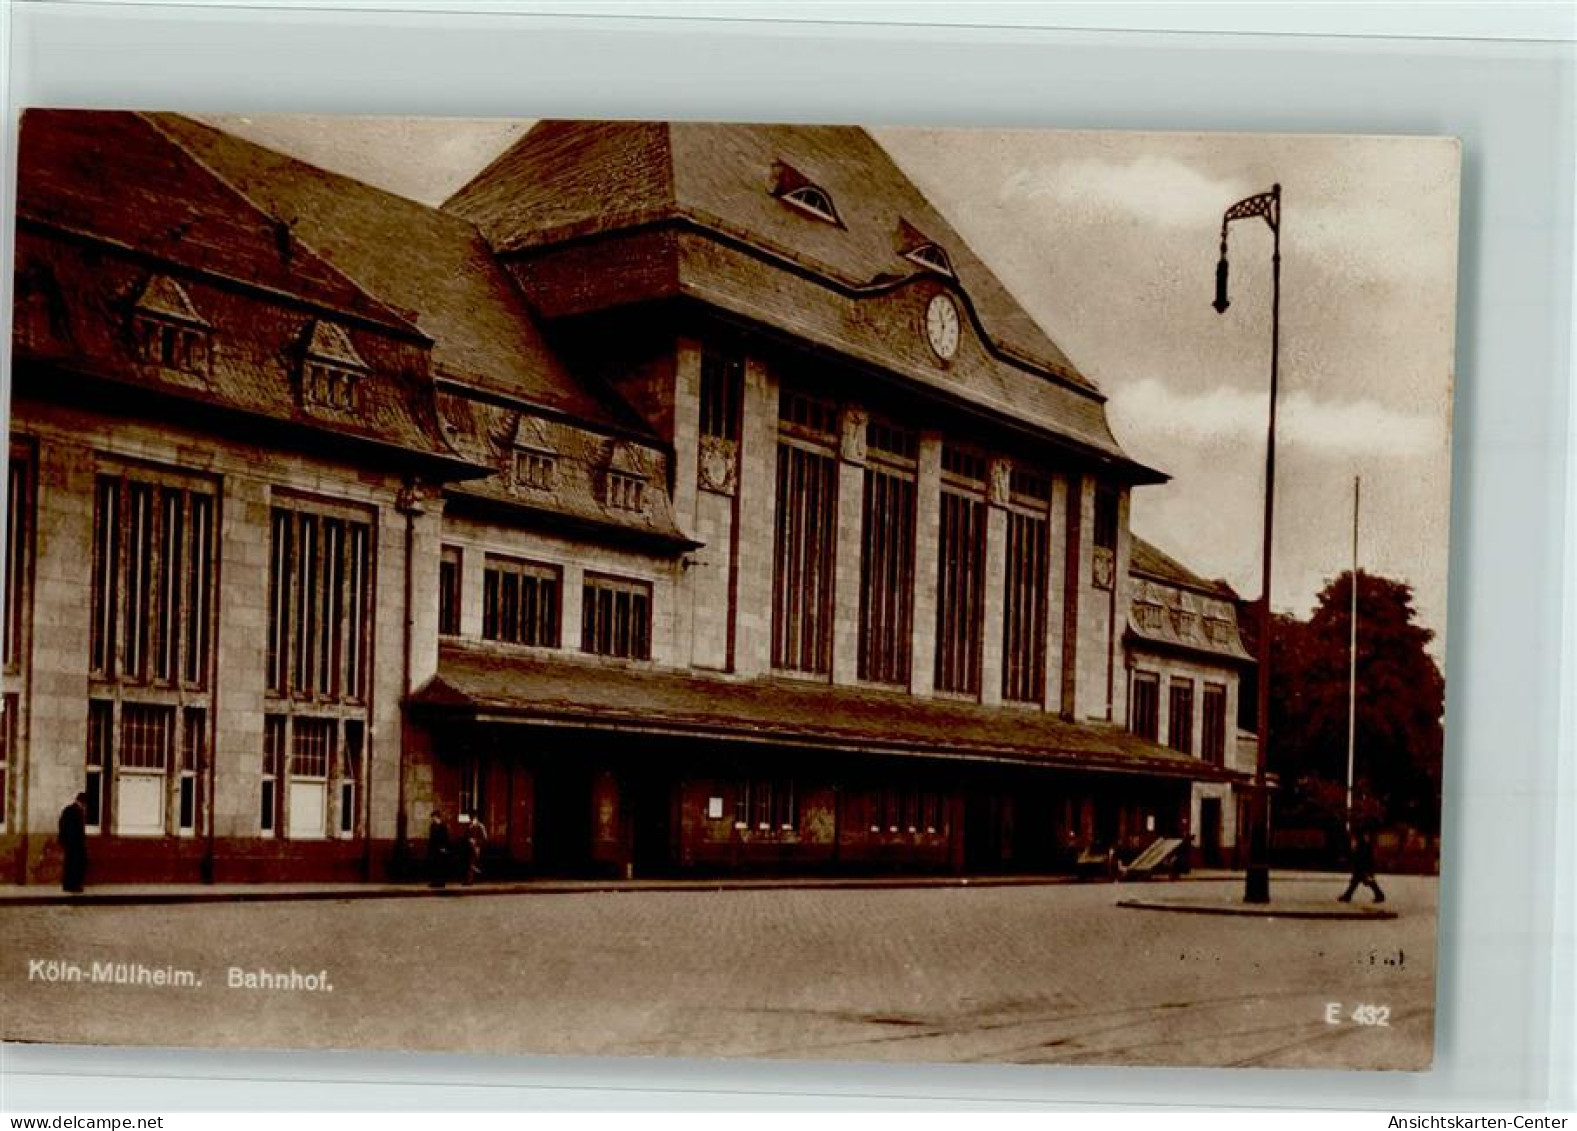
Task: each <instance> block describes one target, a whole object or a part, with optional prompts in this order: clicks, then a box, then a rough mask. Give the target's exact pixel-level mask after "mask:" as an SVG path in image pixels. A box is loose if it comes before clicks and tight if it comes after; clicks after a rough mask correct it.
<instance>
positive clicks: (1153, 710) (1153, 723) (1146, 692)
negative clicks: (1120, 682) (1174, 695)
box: [1128, 672, 1161, 742]
mask: <svg viewBox="0 0 1577 1131" xmlns="http://www.w3.org/2000/svg"><path fill="white" fill-rule="evenodd" d="M1160 726H1161V680H1160V677H1159V676H1157V675H1156V674H1155V673H1154V672H1134V673H1133V683H1132V686H1131V688H1130V691H1129V695H1128V729H1129V730H1131V731H1133V732H1134V733H1135V734H1137V735H1138V736H1139V737H1141V738H1148V739H1149V740H1150V741H1151V742H1154V741H1156V739H1157V737H1158V735H1159V734H1160Z"/></svg>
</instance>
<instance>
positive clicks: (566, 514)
mask: <svg viewBox="0 0 1577 1131" xmlns="http://www.w3.org/2000/svg"><path fill="white" fill-rule="evenodd" d="M438 411H439V413H440V415H441V416H442V417H443V420H444V423H445V426H446V430H447V431H448V432H449V435H450V437H451V441H452V442H453V443H454V445H455V447H456V449H457V450H459V451H461V452H463V453H464V454H465V457H466V458H467V459H469V460H471V461H473V462H475V463H479V464H485V465H487V466H489V467H493V468H496V469H497V474H495V475H491V476H488V477H487V478H485V479H476V480H472V481H469V482H465V483H455V484H452V485H451V486H450V487H449V491H450V494H451V497H452V498H453V499H454V500H455V501H456V502H457V503H458V504H459V505H462V506H463V505H464V503H465V502H466V501H470V502H472V503H485V504H492V505H494V506H502V507H507V508H510V509H513V510H518V511H531V512H533V513H535V514H536V515H538V516H539V517H543V518H547V517H550V516H551V517H556V518H557V519H559V520H568V521H570V522H572V523H574V524H576V525H577V526H578V527H581V528H583V529H595V530H596V531H597V532H599V533H601V534H603V535H614V536H617V535H619V534H621V533H622V534H624V535H628V536H633V537H635V538H639V539H646V540H650V541H654V542H657V543H661V544H664V545H666V546H668V547H670V548H674V549H685V548H693V547H694V546H696V545H697V543H695V542H694V541H692V540H691V539H689V538H688V537H686V536H685V535H684V533H683V532H682V531H680V529H679V526H678V523H677V521H676V520H675V518H674V514H673V506H672V502H671V500H670V498H669V496H668V492H667V490H666V483H667V467H666V459H667V456H666V454H665V453H664V452H662V451H661V450H659V449H657V448H655V447H650V446H644V445H634V444H631V443H629V442H628V441H623V440H614V439H611V438H610V437H608V436H606V435H603V434H602V433H599V432H593V431H590V430H588V429H585V428H578V427H576V426H575V425H573V424H569V423H566V422H564V421H559V420H545V419H543V418H541V417H536V416H531V415H529V414H527V413H524V412H521V411H519V410H518V409H512V408H505V407H502V406H499V405H495V404H489V403H487V402H485V401H482V400H479V399H477V398H474V397H467V396H462V395H460V394H458V393H452V392H448V391H440V392H439V394H438ZM517 450H520V451H529V452H536V453H540V454H543V455H548V456H551V457H552V458H553V460H554V461H555V466H554V471H553V474H552V485H551V487H549V488H546V489H542V490H535V489H531V488H528V487H523V486H521V485H519V484H517V483H516V482H515V462H514V461H515V453H516V451H517ZM610 469H613V470H621V469H622V470H631V471H634V472H638V473H639V474H641V475H642V476H643V477H644V478H646V479H647V481H648V482H650V483H653V484H655V485H656V486H655V487H654V489H652V490H649V491H647V492H646V493H645V496H644V505H643V507H642V508H641V509H640V510H639V511H630V510H621V509H619V508H617V507H613V506H610V505H609V503H608V496H607V491H606V487H605V483H604V477H605V476H606V474H607V472H608V470H610Z"/></svg>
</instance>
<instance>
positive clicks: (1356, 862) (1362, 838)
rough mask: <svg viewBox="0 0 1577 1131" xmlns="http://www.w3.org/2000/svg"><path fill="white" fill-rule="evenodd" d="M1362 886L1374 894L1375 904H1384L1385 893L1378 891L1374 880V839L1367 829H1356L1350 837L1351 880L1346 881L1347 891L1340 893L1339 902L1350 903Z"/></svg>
mask: <svg viewBox="0 0 1577 1131" xmlns="http://www.w3.org/2000/svg"><path fill="white" fill-rule="evenodd" d="M1359 884H1362V885H1363V886H1364V887H1366V888H1368V889H1369V890H1370V891H1372V892H1374V901H1375V902H1376V903H1384V902H1385V892H1383V891H1381V890H1380V885H1379V884H1377V883H1375V880H1374V837H1373V836H1372V835H1371V834H1370V832H1369V830H1368V829H1356V830H1354V831H1353V836H1352V878H1351V879H1349V880H1348V881H1347V890H1346V891H1344V892H1342V894H1341V901H1342V902H1343V903H1351V902H1352V897H1353V892H1355V891H1357V890H1358V885H1359Z"/></svg>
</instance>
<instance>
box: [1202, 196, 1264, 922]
mask: <svg viewBox="0 0 1577 1131" xmlns="http://www.w3.org/2000/svg"><path fill="white" fill-rule="evenodd" d="M1252 216H1259V217H1262V218H1263V219H1264V221H1265V223H1266V224H1267V225H1269V227H1270V232H1271V238H1272V240H1273V244H1272V247H1273V250H1272V253H1271V258H1270V263H1271V292H1270V293H1271V297H1270V429H1269V433H1268V436H1267V438H1266V442H1265V529H1264V553H1263V557H1262V559H1261V563H1260V594H1261V604H1260V609H1259V652H1260V655H1259V736H1258V737H1259V742H1258V750H1257V752H1256V754H1255V757H1254V790H1253V793H1252V794H1250V797H1249V826H1250V828H1249V842H1248V845H1249V846H1248V874H1247V877H1246V878H1245V880H1244V884H1243V902H1244V903H1269V902H1270V810H1269V799H1268V797H1267V796H1266V792H1265V765H1266V761H1267V759H1266V752H1267V750H1268V749H1269V736H1270V543H1271V530H1272V526H1273V523H1274V521H1275V515H1276V377H1277V360H1278V358H1279V356H1280V353H1281V348H1280V347H1281V186H1280V185H1279V184H1277V185H1271V186H1270V191H1269V192H1262V193H1259V194H1257V195H1255V196H1250V197H1245V198H1244V199H1242V200H1240V201H1238V202H1237V203H1236V204H1234V205H1233V206H1232V207H1231V208H1228V209H1227V210H1226V213H1225V214H1224V215H1223V216H1222V217H1221V260H1220V262H1218V263H1217V264H1216V301H1215V302H1213V303H1211V305H1212V306H1214V307H1215V308H1216V313H1217V314H1225V313H1226V312H1227V307H1228V306H1229V305H1231V304H1230V303H1229V302H1228V300H1227V225H1229V224H1231V223H1232V221H1234V220H1246V219H1248V218H1250V217H1252Z"/></svg>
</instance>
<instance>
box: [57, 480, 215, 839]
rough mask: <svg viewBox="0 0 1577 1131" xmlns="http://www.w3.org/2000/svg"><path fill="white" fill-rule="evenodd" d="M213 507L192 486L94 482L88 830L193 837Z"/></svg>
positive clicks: (204, 740)
mask: <svg viewBox="0 0 1577 1131" xmlns="http://www.w3.org/2000/svg"><path fill="white" fill-rule="evenodd" d="M217 507H218V503H217V499H216V497H215V495H214V492H213V487H212V486H211V485H210V484H208V483H204V482H199V481H198V480H196V479H195V477H190V476H184V475H181V474H180V473H177V472H160V471H156V470H153V469H146V468H138V469H136V470H131V469H126V470H115V471H104V472H101V473H100V474H99V475H98V477H97V479H96V481H95V484H94V508H93V561H92V580H91V586H90V590H89V599H88V625H89V631H88V667H89V676H90V683H89V686H90V699H89V703H88V743H87V751H86V758H85V761H84V764H83V775H84V783H85V790H86V792H87V794H88V825H89V827H90V828H92V829H94V830H95V831H103V832H112V833H114V834H116V835H118V836H183V835H184V836H195V835H197V834H198V833H199V832H200V831H201V830H202V828H203V827H204V822H205V820H206V814H204V813H203V809H202V795H203V791H202V786H201V783H202V782H203V781H204V780H206V775H207V773H208V772H209V767H208V765H207V759H206V755H207V749H208V721H209V719H210V714H209V710H210V706H211V704H210V696H209V667H210V662H211V652H212V648H213V640H212V638H213V616H214V611H213V602H214V596H215V594H214V584H213V576H214V566H215V558H216V553H217V549H216V534H215V526H216V517H217Z"/></svg>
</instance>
